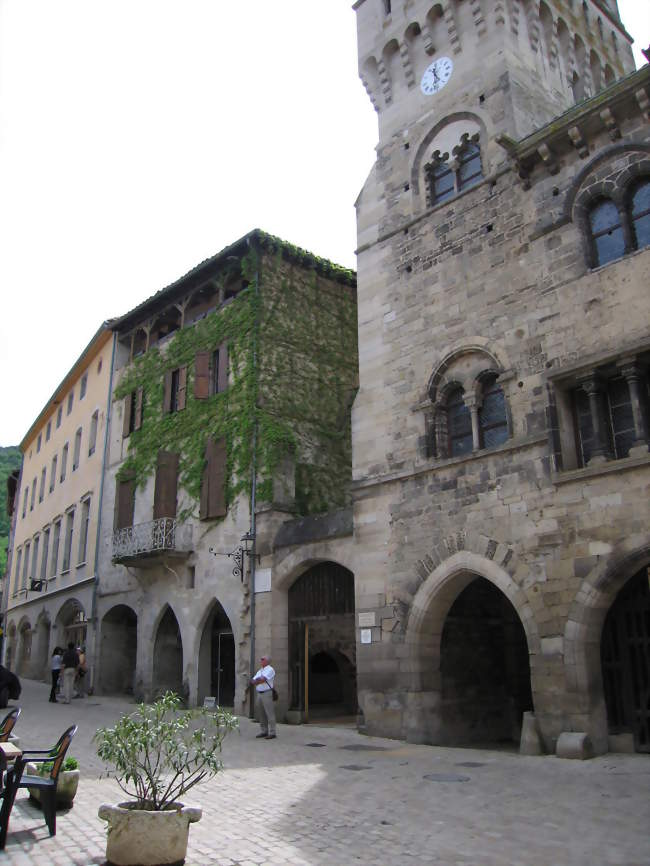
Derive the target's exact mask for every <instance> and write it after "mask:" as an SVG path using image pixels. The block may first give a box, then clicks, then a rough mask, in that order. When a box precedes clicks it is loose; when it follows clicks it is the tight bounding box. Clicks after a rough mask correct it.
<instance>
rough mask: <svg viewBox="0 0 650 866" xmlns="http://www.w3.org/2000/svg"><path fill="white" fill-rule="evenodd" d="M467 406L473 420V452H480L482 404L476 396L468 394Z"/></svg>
mask: <svg viewBox="0 0 650 866" xmlns="http://www.w3.org/2000/svg"><path fill="white" fill-rule="evenodd" d="M465 405H466V406H467V408H468V409H469V413H470V415H471V418H472V451H478V450H479V448H480V447H481V437H480V431H479V424H478V410H479V406H480V403H479V401H478V399H477V397H476V395H475V394H466V395H465Z"/></svg>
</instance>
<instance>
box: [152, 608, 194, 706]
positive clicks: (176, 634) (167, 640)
mask: <svg viewBox="0 0 650 866" xmlns="http://www.w3.org/2000/svg"><path fill="white" fill-rule="evenodd" d="M153 691H154V694H156V695H161V694H163V692H166V691H172V692H176V694H178V695H180V696H181V697H182V698H186V695H185V692H184V689H183V641H182V639H181V630H180V628H179V626H178V620H177V619H176V617H175V615H174V611H173V610H172V609H171V608H170V607H168V608H167V610H166V611H165V613H164V615H163V618H162V619H161V620H160V625H159V626H158V631H157V632H156V640H155V643H154V648H153Z"/></svg>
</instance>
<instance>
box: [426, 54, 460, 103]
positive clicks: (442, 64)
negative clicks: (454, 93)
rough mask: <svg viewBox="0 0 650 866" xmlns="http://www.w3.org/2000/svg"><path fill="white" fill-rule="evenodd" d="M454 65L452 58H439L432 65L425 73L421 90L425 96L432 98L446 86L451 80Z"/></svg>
mask: <svg viewBox="0 0 650 866" xmlns="http://www.w3.org/2000/svg"><path fill="white" fill-rule="evenodd" d="M453 69H454V64H453V63H452V62H451V58H450V57H439V58H438V59H437V60H434V61H433V63H430V64H429V65H428V66H427V68H426V69H425V71H424V75H423V76H422V81H421V82H420V90H421V91H422V93H424V95H425V96H432V95H433V94H434V93H437V92H438V91H439V90H442V88H443V87H444V86H445V84H446V83H447V82H448V81H449V79H450V78H451V73H452V71H453Z"/></svg>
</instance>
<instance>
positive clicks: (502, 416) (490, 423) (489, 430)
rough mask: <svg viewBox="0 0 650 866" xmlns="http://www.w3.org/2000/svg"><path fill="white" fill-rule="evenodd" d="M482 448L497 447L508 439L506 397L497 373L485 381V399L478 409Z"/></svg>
mask: <svg viewBox="0 0 650 866" xmlns="http://www.w3.org/2000/svg"><path fill="white" fill-rule="evenodd" d="M478 426H479V442H480V446H481V448H496V447H497V445H502V444H503V443H504V442H506V441H507V440H508V417H507V413H506V398H505V395H504V393H503V389H502V388H501V386H500V385H499V384H498V383H497V376H496V374H494V375H491V376H489V377H488V378H486V379H485V380H484V381H483V400H482V403H481V406H480V407H479V410H478Z"/></svg>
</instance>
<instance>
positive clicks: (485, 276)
mask: <svg viewBox="0 0 650 866" xmlns="http://www.w3.org/2000/svg"><path fill="white" fill-rule="evenodd" d="M355 9H356V12H357V21H358V34H359V68H360V74H361V77H362V80H363V82H364V84H365V86H366V88H367V90H368V93H369V96H370V98H371V100H372V103H373V105H374V106H375V108H376V110H377V112H378V116H379V144H378V147H377V162H376V164H375V167H374V168H373V170H372V172H371V174H370V176H369V178H368V180H367V181H366V183H365V185H364V187H363V190H362V192H361V195H360V196H359V200H358V205H357V207H358V244H359V248H358V308H359V362H360V389H359V393H358V397H357V399H356V401H355V404H354V407H353V425H352V439H353V465H354V485H353V490H354V532H355V547H356V554H355V582H356V614H357V626H358V634H359V638H360V639H359V641H358V646H357V676H358V688H359V691H358V694H359V704H360V707H361V710H362V712H363V717H364V720H365V727H366V729H367V730H368V731H369V732H371V733H375V734H382V735H388V736H394V737H401V738H406V739H408V740H411V741H415V742H428V743H443V744H452V743H453V744H462V743H470V742H475V743H476V742H483V743H485V742H495V741H503V740H514V741H515V742H517V741H518V737H519V734H520V730H521V722H522V714H523V712H525V711H527V710H528V711H530V710H534V712H535V716H536V723H537V725H538V729H539V732H540V735H541V741H542V743H543V746H544V748H545V749H546V750H548V751H554V750H555V745H556V742H557V739H558V737H559V736H560V734H561V733H563V732H584V733H586V734H588V735H589V736H590V738H591V740H592V743H593V745H594V747H595V749H596V750H597V751H600V752H602V751H604V750H607V748H608V744H609V745H611V744H612V742H613V743H615V744H616V747H617V748H620V747H624V748H630V749H632V748H636V749H637V750H645V751H647V750H649V749H650V699H649V692H648V682H649V681H650V673H649V657H650V625H649V622H650V596H649V589H648V573H649V572H648V567H649V565H650V532H649V529H648V527H649V526H650V520H649V518H650V504H649V501H648V490H649V484H650V455H649V454H648V397H649V390H648V383H649V380H648V368H649V361H650V296H649V292H648V285H649V278H650V251H649V250H648V244H649V243H650V130H649V127H648V119H649V109H650V69H649V67H648V66H645V67H643V68H642V69H640V70H639V71H634V64H633V61H632V56H631V52H630V41H631V40H630V38H629V36H628V34H627V33H626V31H625V29H624V27H623V25H622V23H621V21H620V19H619V16H618V11H617V6H616V3H615V2H614V0H608V2H593V0H589V2H584V3H580V2H577V0H548V2H544V0H543V2H541V3H540V2H536V3H533V2H521V0H494V2H492V0H490V2H486V0H462V2H455V0H452V2H449V3H446V4H441V5H440V4H433V3H430V2H425V0H392V2H387V0H358V2H357V3H356V4H355ZM362 636H363V639H361V638H362ZM612 736H614V737H617V739H616V740H614V741H611V740H609V739H608V738H609V737H612Z"/></svg>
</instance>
